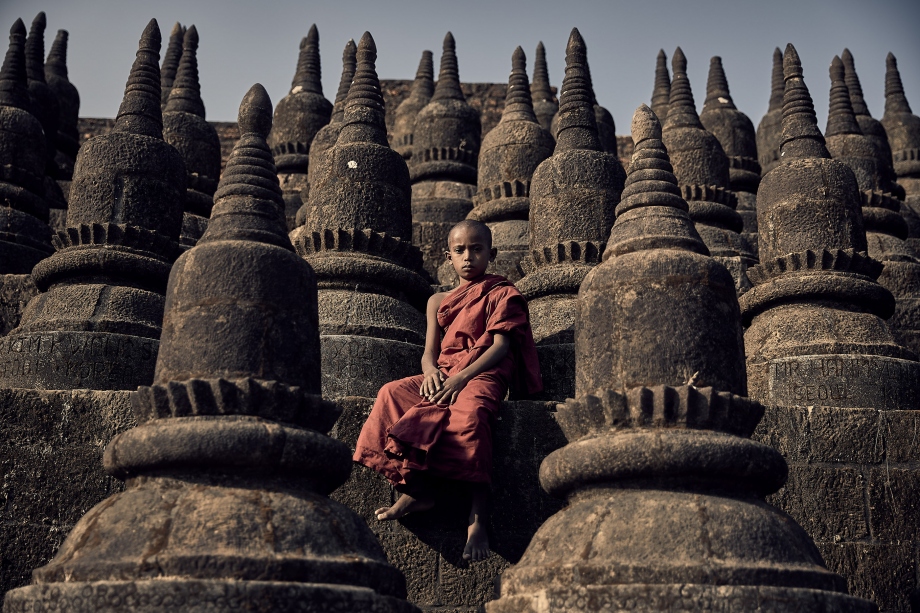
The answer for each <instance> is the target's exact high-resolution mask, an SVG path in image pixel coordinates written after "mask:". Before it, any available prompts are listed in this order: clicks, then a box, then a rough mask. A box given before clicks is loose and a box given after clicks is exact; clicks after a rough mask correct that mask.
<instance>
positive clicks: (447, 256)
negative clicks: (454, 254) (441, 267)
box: [444, 249, 450, 261]
mask: <svg viewBox="0 0 920 613" xmlns="http://www.w3.org/2000/svg"><path fill="white" fill-rule="evenodd" d="M444 259H446V260H447V261H450V251H449V250H448V249H445V250H444Z"/></svg>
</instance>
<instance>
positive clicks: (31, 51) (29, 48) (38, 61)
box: [26, 11, 48, 83]
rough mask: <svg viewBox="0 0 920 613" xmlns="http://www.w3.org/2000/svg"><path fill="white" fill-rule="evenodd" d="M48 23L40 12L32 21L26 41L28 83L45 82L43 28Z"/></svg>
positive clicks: (42, 12) (43, 13)
mask: <svg viewBox="0 0 920 613" xmlns="http://www.w3.org/2000/svg"><path fill="white" fill-rule="evenodd" d="M47 24H48V21H47V19H46V18H45V12H44V11H41V12H40V13H39V14H38V15H36V16H35V19H33V20H32V26H31V27H30V28H29V37H28V38H27V39H26V75H27V76H28V78H29V80H30V81H39V82H41V83H44V82H45V28H46V27H47Z"/></svg>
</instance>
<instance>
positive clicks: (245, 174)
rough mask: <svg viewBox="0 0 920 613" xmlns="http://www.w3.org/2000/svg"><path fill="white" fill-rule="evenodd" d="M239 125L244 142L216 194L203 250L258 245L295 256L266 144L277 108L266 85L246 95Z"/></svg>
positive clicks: (235, 151) (239, 143)
mask: <svg viewBox="0 0 920 613" xmlns="http://www.w3.org/2000/svg"><path fill="white" fill-rule="evenodd" d="M238 120H239V126H240V140H239V141H237V143H236V145H235V146H234V147H233V151H232V152H231V153H230V157H229V158H228V159H227V167H226V168H225V169H224V172H223V173H222V174H221V177H220V183H219V184H218V187H217V192H216V193H215V194H214V208H213V209H212V211H211V221H210V223H209V224H208V229H207V231H206V232H205V233H204V236H202V237H201V239H199V241H198V244H199V245H200V244H202V243H206V242H209V241H217V240H252V241H259V242H263V243H270V244H273V245H278V246H280V247H284V248H286V249H291V250H292V249H293V247H292V246H291V242H290V239H288V237H287V227H286V224H285V220H284V198H283V196H282V192H281V187H280V186H279V183H278V174H277V170H276V168H275V160H274V158H273V157H272V154H271V150H270V149H269V147H268V142H267V140H266V139H267V138H268V133H269V132H270V131H271V127H272V102H271V99H270V98H269V97H268V92H266V91H265V88H264V87H262V85H261V84H259V83H256V84H255V85H253V86H252V87H251V88H250V89H249V91H248V92H246V95H245V96H244V97H243V101H242V102H241V103H240V111H239V118H238Z"/></svg>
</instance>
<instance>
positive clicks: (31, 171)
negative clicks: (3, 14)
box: [0, 19, 53, 330]
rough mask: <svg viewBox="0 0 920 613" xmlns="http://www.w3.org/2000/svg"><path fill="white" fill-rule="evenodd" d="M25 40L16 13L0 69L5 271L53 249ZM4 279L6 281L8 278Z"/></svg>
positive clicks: (19, 271)
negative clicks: (4, 203) (28, 78)
mask: <svg viewBox="0 0 920 613" xmlns="http://www.w3.org/2000/svg"><path fill="white" fill-rule="evenodd" d="M25 42H26V28H25V24H23V22H22V20H21V19H17V20H16V23H14V24H13V27H12V28H10V45H9V48H8V49H7V52H6V57H5V58H4V60H3V68H2V69H0V111H2V112H0V142H2V147H0V164H2V166H3V167H5V168H9V171H8V172H7V173H4V176H3V177H0V195H2V196H3V199H4V200H5V202H6V206H4V207H0V227H2V228H3V231H2V233H0V273H2V274H3V275H4V276H10V275H26V274H28V273H30V272H31V271H32V267H33V266H35V265H36V264H37V263H38V262H39V261H41V260H43V259H44V258H46V257H48V256H49V255H51V253H52V251H53V249H52V247H51V229H50V228H49V227H48V202H47V200H46V199H45V196H46V193H45V165H46V163H47V156H46V155H45V147H46V146H47V139H46V138H45V135H44V133H43V131H42V124H41V122H40V121H39V119H38V117H37V116H36V115H35V114H33V112H32V110H33V104H32V99H31V98H30V96H29V88H28V81H27V76H26V59H25ZM5 285H9V284H8V283H6V280H5ZM20 285H21V284H20ZM4 324H5V325H7V326H8V324H9V322H8V321H7V322H4ZM8 329H9V328H8V327H7V330H8Z"/></svg>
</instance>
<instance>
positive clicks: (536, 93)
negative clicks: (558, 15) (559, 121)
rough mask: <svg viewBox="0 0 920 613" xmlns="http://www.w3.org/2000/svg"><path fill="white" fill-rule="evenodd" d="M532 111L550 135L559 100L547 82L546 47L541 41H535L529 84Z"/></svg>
mask: <svg viewBox="0 0 920 613" xmlns="http://www.w3.org/2000/svg"><path fill="white" fill-rule="evenodd" d="M530 96H531V98H532V99H533V112H534V115H536V116H537V121H538V122H539V123H540V126H541V127H542V128H543V129H544V130H545V131H546V133H547V134H549V135H550V136H551V137H552V136H553V135H552V129H553V118H554V117H555V116H556V113H558V112H559V100H558V98H557V97H556V96H555V95H554V94H553V88H552V86H551V85H550V84H549V68H548V67H547V65H546V48H545V47H544V46H543V41H540V42H539V43H537V56H536V58H535V59H534V62H533V81H532V82H531V84H530Z"/></svg>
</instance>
